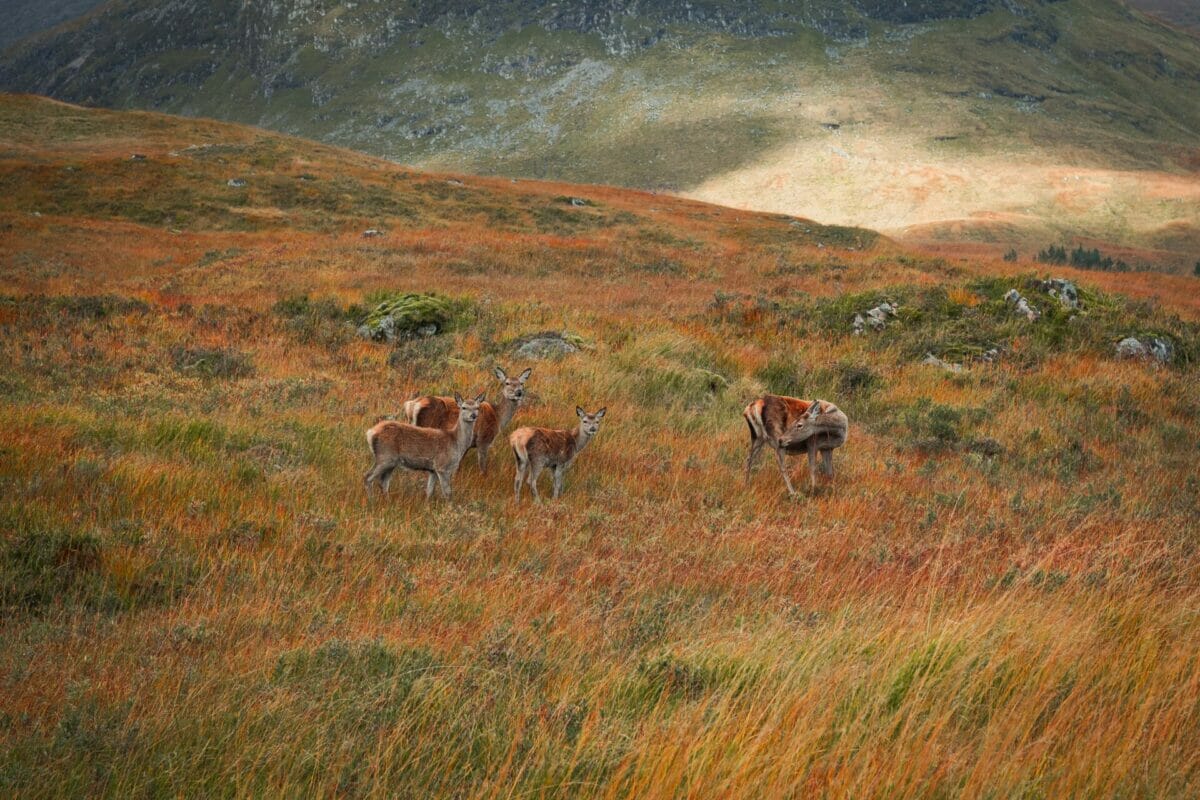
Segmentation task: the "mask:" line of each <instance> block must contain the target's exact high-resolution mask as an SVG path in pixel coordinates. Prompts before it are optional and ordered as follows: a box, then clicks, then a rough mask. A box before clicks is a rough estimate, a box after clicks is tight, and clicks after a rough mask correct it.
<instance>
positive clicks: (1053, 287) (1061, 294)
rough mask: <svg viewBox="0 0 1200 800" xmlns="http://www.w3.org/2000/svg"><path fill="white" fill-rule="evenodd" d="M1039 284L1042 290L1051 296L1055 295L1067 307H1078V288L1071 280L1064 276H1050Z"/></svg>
mask: <svg viewBox="0 0 1200 800" xmlns="http://www.w3.org/2000/svg"><path fill="white" fill-rule="evenodd" d="M1039 285H1040V286H1041V288H1042V291H1044V292H1046V293H1047V294H1049V295H1050V296H1051V297H1057V298H1058V302H1060V303H1062V304H1063V305H1064V306H1066V307H1067V308H1079V289H1078V287H1076V286H1075V283H1074V282H1073V281H1069V280H1067V279H1066V278H1050V279H1049V280H1045V281H1042V282H1041V283H1040V284H1039Z"/></svg>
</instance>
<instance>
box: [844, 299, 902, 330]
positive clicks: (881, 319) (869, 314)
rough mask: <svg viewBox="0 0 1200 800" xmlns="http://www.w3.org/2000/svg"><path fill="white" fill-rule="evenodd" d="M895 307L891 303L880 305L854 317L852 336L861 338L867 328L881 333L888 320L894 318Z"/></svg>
mask: <svg viewBox="0 0 1200 800" xmlns="http://www.w3.org/2000/svg"><path fill="white" fill-rule="evenodd" d="M897 310H898V308H897V306H894V305H892V304H891V303H880V304H879V305H877V306H875V307H874V308H872V309H868V310H867V311H865V312H862V313H860V314H855V315H854V335H855V336H861V335H862V334H863V333H864V332H866V329H867V328H870V329H871V330H873V331H881V330H883V329H884V328H886V327H887V323H888V320H889V319H890V318H892V317H894V316H896V311H897Z"/></svg>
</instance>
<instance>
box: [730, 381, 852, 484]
mask: <svg viewBox="0 0 1200 800" xmlns="http://www.w3.org/2000/svg"><path fill="white" fill-rule="evenodd" d="M742 416H743V417H744V418H745V419H746V424H747V425H749V426H750V455H749V456H748V457H747V458H746V482H747V483H748V482H749V481H750V470H751V469H752V468H753V467H754V461H755V459H757V458H758V453H759V451H760V450H762V448H763V445H764V444H769V445H770V446H771V447H772V448H773V449H774V450H775V458H776V460H777V461H778V462H779V473H780V474H781V475H783V482H784V483H785V484H787V489H788V494H790V495H793V496H795V494H796V490H795V488H794V487H793V486H792V479H791V478H789V477H788V473H787V468H786V466H785V465H784V458H783V455H784V453H799V452H807V453H808V476H809V487H810V488H812V489H815V488H816V487H817V453H820V454H821V460H822V465H821V469H822V471H823V472H824V473H825V474H826V475H828V476H829V477H830V478H832V477H833V451H834V449H835V448H838V447H841V446H842V445H844V444H845V443H846V435H847V433H849V430H850V421H849V420H848V419H847V418H846V415H845V414H843V413H842V412H841V410H840V409H839V408H838V407H837V406H835V405H834V404H833V403H827V402H825V401H824V400H813V401H811V402H809V401H808V400H798V399H796V398H795V397H783V396H781V395H776V394H768V395H764V396H763V397H761V398H759V399H758V400H755V401H754V402H753V403H751V404H750V405H748V406H746V409H745V410H744V411H743V412H742Z"/></svg>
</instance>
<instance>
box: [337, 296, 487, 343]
mask: <svg viewBox="0 0 1200 800" xmlns="http://www.w3.org/2000/svg"><path fill="white" fill-rule="evenodd" d="M373 299H374V301H375V302H374V305H373V307H372V308H371V310H370V311H369V312H368V313H367V316H366V319H364V320H363V324H362V327H361V328H360V329H359V333H360V334H361V335H363V336H364V337H366V338H370V339H374V340H375V341H393V342H394V341H397V340H399V339H403V338H406V337H412V336H416V335H419V334H420V333H421V332H422V331H425V330H427V329H432V331H431V332H432V333H434V334H436V333H444V332H446V331H449V330H453V329H454V328H456V327H457V326H458V325H459V324H460V323H461V322H462V321H463V320H464V319H465V317H466V316H467V314H468V312H469V310H470V303H469V301H465V300H451V299H450V298H448V297H444V296H442V295H440V294H423V293H414V292H404V293H402V294H395V295H384V296H383V297H382V298H378V297H377V298H373Z"/></svg>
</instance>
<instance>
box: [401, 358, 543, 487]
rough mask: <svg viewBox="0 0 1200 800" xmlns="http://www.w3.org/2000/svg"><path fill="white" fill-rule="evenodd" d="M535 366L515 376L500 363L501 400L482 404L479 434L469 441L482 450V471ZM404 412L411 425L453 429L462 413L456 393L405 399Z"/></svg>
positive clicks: (477, 430)
mask: <svg viewBox="0 0 1200 800" xmlns="http://www.w3.org/2000/svg"><path fill="white" fill-rule="evenodd" d="M531 372H533V370H532V369H527V370H525V371H524V372H522V373H521V374H520V375H518V376H517V377H515V378H510V377H508V374H507V373H506V372H505V371H504V370H503V369H501V368H500V367H496V373H495V374H496V378H497V380H499V381H500V386H501V392H500V400H499V402H497V403H496V404H495V405H492V404H491V403H484V404H483V405H481V406H480V407H479V419H478V420H477V421H476V423H475V438H474V440H473V441H472V442H471V443H470V444H469V445H468V449H470V448H471V447H475V448H478V450H479V471H480V472H487V462H488V450H489V449H490V448H491V446H492V443H493V442H494V441H495V440H496V436H497V435H498V434H499V433H500V431H502V430H504V429H505V428H506V427H508V423H510V422H512V418H513V415H515V414H516V413H517V407H518V406H520V405H521V400H522V399H523V398H524V397H525V381H527V380H529V375H530V373H531ZM403 416H404V418H405V419H406V420H408V422H409V424H410V425H416V426H418V427H421V428H440V429H442V430H446V431H448V430H450V429H451V428H453V427H454V421H455V419H457V417H458V406H457V405H455V403H454V398H453V397H432V396H426V397H417V398H414V399H412V400H409V401H407V402H405V404H404V409H403Z"/></svg>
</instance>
